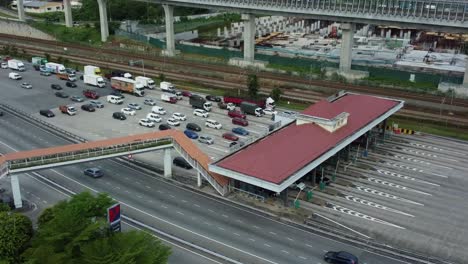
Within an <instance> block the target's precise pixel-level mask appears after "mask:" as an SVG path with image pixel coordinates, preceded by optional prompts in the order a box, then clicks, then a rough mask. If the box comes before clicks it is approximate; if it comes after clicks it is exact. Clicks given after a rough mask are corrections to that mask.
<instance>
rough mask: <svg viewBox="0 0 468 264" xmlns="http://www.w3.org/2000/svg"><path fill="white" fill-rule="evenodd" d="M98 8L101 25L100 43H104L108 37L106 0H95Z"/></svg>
mask: <svg viewBox="0 0 468 264" xmlns="http://www.w3.org/2000/svg"><path fill="white" fill-rule="evenodd" d="M97 1H98V7H99V23H100V24H101V41H102V42H106V41H107V38H108V37H109V24H108V20H107V0H97Z"/></svg>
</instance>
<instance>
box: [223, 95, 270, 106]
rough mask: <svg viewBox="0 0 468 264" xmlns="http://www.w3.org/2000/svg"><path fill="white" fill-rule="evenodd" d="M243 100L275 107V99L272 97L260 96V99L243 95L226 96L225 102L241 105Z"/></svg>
mask: <svg viewBox="0 0 468 264" xmlns="http://www.w3.org/2000/svg"><path fill="white" fill-rule="evenodd" d="M242 102H249V103H253V104H256V105H257V106H258V107H260V108H267V109H274V108H275V100H273V99H272V98H271V97H268V98H260V99H250V98H247V97H243V96H229V95H225V96H224V103H226V104H227V103H233V104H235V105H240V104H241V103H242Z"/></svg>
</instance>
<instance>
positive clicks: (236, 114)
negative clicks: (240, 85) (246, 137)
mask: <svg viewBox="0 0 468 264" xmlns="http://www.w3.org/2000/svg"><path fill="white" fill-rule="evenodd" d="M228 116H229V117H231V118H234V117H237V118H243V119H246V118H247V116H246V115H245V114H244V113H242V112H241V111H235V110H233V111H229V112H228Z"/></svg>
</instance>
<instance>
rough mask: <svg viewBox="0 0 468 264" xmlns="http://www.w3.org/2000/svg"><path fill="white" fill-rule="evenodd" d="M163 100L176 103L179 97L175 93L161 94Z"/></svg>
mask: <svg viewBox="0 0 468 264" xmlns="http://www.w3.org/2000/svg"><path fill="white" fill-rule="evenodd" d="M161 101H163V102H168V103H171V104H175V103H177V97H176V96H175V95H173V94H161Z"/></svg>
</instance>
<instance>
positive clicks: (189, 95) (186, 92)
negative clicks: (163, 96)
mask: <svg viewBox="0 0 468 264" xmlns="http://www.w3.org/2000/svg"><path fill="white" fill-rule="evenodd" d="M182 96H185V97H191V96H192V93H191V92H189V91H182Z"/></svg>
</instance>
